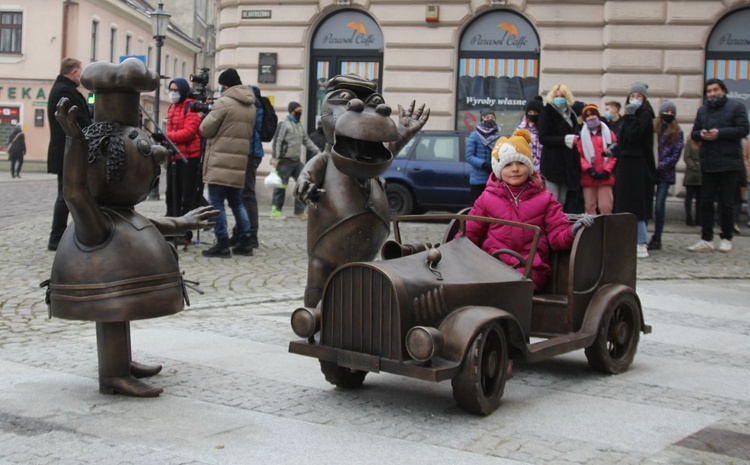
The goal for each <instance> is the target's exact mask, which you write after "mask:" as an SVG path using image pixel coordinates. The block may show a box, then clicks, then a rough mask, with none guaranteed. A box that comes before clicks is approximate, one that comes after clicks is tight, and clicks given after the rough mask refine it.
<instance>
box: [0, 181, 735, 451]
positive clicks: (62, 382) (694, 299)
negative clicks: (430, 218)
mask: <svg viewBox="0 0 750 465" xmlns="http://www.w3.org/2000/svg"><path fill="white" fill-rule="evenodd" d="M7 178H8V174H7V173H1V174H0V205H2V209H1V210H0V254H1V255H0V256H2V257H3V259H2V262H0V276H2V277H3V279H2V282H1V284H0V289H2V291H0V463H3V464H5V463H8V464H19V463H24V464H25V463H39V464H52V463H55V464H57V463H105V462H107V463H138V464H140V463H143V464H145V463H165V464H204V463H206V464H207V463H217V464H218V463H271V462H273V463H299V462H300V461H301V460H305V461H307V462H309V463H352V462H353V463H383V462H387V461H389V460H393V461H398V462H399V463H428V462H429V463H471V464H475V463H496V464H497V463H499V464H527V463H528V464H532V463H533V464H543V463H556V464H604V463H607V464H609V463H612V464H638V463H646V464H690V465H693V464H715V463H736V464H747V463H750V450H748V446H747V444H750V436H749V435H750V361H748V360H749V359H748V358H747V355H746V354H747V352H748V350H750V310H748V309H747V308H748V305H747V300H748V296H750V281H749V280H748V278H750V268H749V267H748V261H749V260H750V230H749V229H748V228H745V227H743V231H742V233H743V235H741V236H738V237H736V238H735V240H734V250H733V252H732V253H731V254H719V253H715V254H690V253H688V252H687V251H685V247H686V246H687V245H690V244H691V243H692V242H694V241H695V240H697V238H698V230H697V228H688V227H686V226H684V225H681V224H679V223H678V222H676V221H671V222H669V223H668V225H667V228H666V234H665V236H664V240H663V243H664V250H663V251H661V252H655V253H653V254H652V256H651V257H650V258H648V259H645V260H640V261H639V263H638V278H639V281H638V292H639V296H640V298H641V300H642V302H643V306H644V315H645V319H646V322H647V323H648V324H651V325H652V326H653V327H654V332H653V334H650V335H644V336H642V338H641V343H640V346H639V352H638V354H637V356H636V360H635V363H634V365H633V367H632V369H631V370H630V371H628V372H627V373H625V374H622V375H619V376H602V375H600V374H597V373H595V372H594V371H592V370H591V369H590V368H589V367H588V365H587V364H586V361H585V357H584V355H583V351H579V352H577V353H572V354H568V355H564V356H561V357H558V358H556V359H554V360H552V361H548V362H543V363H540V364H535V365H526V364H519V365H518V366H516V369H515V374H514V378H513V379H512V380H510V381H509V382H508V385H507V386H506V390H505V396H504V397H503V403H502V406H501V408H500V409H499V410H498V411H497V412H495V413H494V414H493V415H491V416H489V417H487V418H477V417H473V416H470V415H467V414H465V413H463V412H462V411H460V410H458V409H457V408H456V407H455V404H454V401H453V398H452V394H451V387H450V383H440V384H434V383H427V382H421V381H416V380H412V379H407V378H403V377H398V376H393V375H388V374H380V375H370V376H368V378H367V380H366V381H365V387H364V388H363V389H361V390H356V391H341V390H338V389H333V388H332V386H330V385H328V384H327V383H326V382H325V381H324V379H323V376H322V374H321V373H320V371H319V369H318V365H317V362H316V361H315V360H314V359H309V358H306V357H299V356H296V355H290V354H288V353H287V346H288V343H289V341H290V340H293V339H294V338H295V337H294V335H293V334H292V333H291V330H290V328H289V315H290V313H291V311H292V310H293V309H294V308H296V307H297V306H299V305H300V304H301V301H302V294H303V289H304V284H305V279H306V254H305V239H304V238H305V222H304V221H302V220H298V219H292V218H288V219H286V220H271V219H269V218H268V217H267V216H262V217H261V220H260V228H261V237H260V240H261V247H260V249H258V250H257V251H256V253H255V255H254V256H253V257H233V258H231V259H217V258H214V259H209V258H206V257H203V256H201V254H200V252H201V250H203V249H205V248H206V247H207V245H210V243H211V241H212V240H213V235H212V233H211V232H201V234H200V239H201V243H200V244H193V245H191V246H190V247H189V248H188V250H187V251H180V261H181V266H182V269H183V270H184V271H185V274H186V276H187V277H188V279H194V280H196V281H200V288H201V289H202V290H203V291H205V294H204V295H198V294H195V293H193V294H191V296H190V298H191V304H192V305H191V306H190V307H188V308H187V309H186V310H185V311H184V312H182V313H180V314H178V315H174V316H171V317H166V318H159V319H154V320H146V321H139V322H134V323H133V324H132V326H133V348H134V357H135V358H136V359H138V360H139V361H142V362H146V363H162V364H163V365H164V366H165V370H164V372H163V373H162V374H160V375H159V376H157V377H156V378H154V381H153V382H154V384H157V385H159V386H162V387H164V390H165V394H163V395H162V396H161V397H159V398H158V399H148V400H143V399H141V400H136V399H129V398H123V397H117V396H111V397H110V396H103V395H100V394H98V392H97V390H96V378H97V375H96V349H95V347H96V341H95V334H94V325H93V324H91V323H84V322H75V321H64V320H60V319H52V320H48V319H47V307H46V305H45V303H44V292H43V290H42V289H40V288H39V283H40V282H41V281H43V280H44V279H47V278H48V276H49V270H50V267H51V263H52V259H53V257H54V254H53V253H51V252H47V251H46V249H45V245H46V240H47V235H48V231H49V225H50V224H49V223H50V213H51V206H52V202H53V199H54V196H55V181H54V178H53V177H51V176H49V175H41V174H39V175H34V174H33V173H30V174H28V175H26V176H24V178H23V179H22V180H10V179H7ZM287 208H291V204H287ZM138 210H139V211H141V212H142V213H143V214H145V215H146V216H159V215H162V214H163V213H164V205H163V202H144V203H143V204H141V205H139V206H138ZM262 210H263V211H264V210H265V208H262ZM669 213H670V216H672V217H673V218H681V214H680V206H679V204H678V203H673V204H670V210H669ZM230 217H231V215H230ZM443 229H444V226H443V225H429V224H422V223H420V224H415V225H409V227H408V228H407V231H406V235H407V237H414V238H415V239H417V240H425V239H426V240H430V241H432V242H435V241H437V240H439V238H440V235H441V233H442V231H443ZM715 431H718V432H719V433H718V435H715V436H711V434H714V432H715ZM709 437H710V438H712V440H711V441H708V440H707V439H706V438H709ZM716 438H718V439H716ZM707 442H711V443H710V444H707ZM709 451H713V452H709Z"/></svg>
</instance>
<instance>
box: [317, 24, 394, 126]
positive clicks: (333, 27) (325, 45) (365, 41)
mask: <svg viewBox="0 0 750 465" xmlns="http://www.w3.org/2000/svg"><path fill="white" fill-rule="evenodd" d="M384 46H385V45H384V41H383V33H382V31H381V30H380V26H378V24H377V23H376V22H375V20H373V19H372V18H371V17H370V16H369V15H367V14H366V13H364V12H361V11H358V10H341V11H338V12H336V13H335V14H333V15H331V16H329V17H328V18H326V19H325V20H324V21H323V22H322V23H321V24H320V25H319V26H318V28H317V29H316V31H315V34H314V35H313V39H312V54H311V63H310V64H311V66H310V69H312V70H314V72H312V73H310V87H309V95H308V102H309V108H310V110H312V111H307V112H305V114H306V115H307V118H308V120H307V130H308V132H311V131H314V130H315V127H316V124H317V122H318V120H319V119H320V107H321V104H322V102H323V98H324V97H325V94H326V92H325V87H326V83H327V82H328V80H329V79H331V78H332V77H334V76H336V75H338V74H356V75H358V76H360V77H362V78H365V79H369V80H371V81H374V82H375V83H376V85H377V88H378V90H380V89H381V88H382V81H383V49H384Z"/></svg>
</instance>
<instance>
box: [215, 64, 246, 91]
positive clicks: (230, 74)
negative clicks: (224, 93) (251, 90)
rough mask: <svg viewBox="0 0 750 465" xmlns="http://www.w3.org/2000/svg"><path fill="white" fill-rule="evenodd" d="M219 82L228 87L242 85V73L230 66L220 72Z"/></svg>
mask: <svg viewBox="0 0 750 465" xmlns="http://www.w3.org/2000/svg"><path fill="white" fill-rule="evenodd" d="M219 84H221V85H222V86H227V87H233V86H241V85H242V80H241V79H240V75H239V74H238V73H237V70H236V69H234V68H229V69H225V70H224V71H222V73H221V74H219Z"/></svg>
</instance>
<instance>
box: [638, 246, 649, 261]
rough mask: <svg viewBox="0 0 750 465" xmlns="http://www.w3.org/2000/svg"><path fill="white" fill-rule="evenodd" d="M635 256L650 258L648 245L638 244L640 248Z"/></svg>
mask: <svg viewBox="0 0 750 465" xmlns="http://www.w3.org/2000/svg"><path fill="white" fill-rule="evenodd" d="M635 256H636V257H638V258H648V245H646V244H638V249H637V253H636V254H635Z"/></svg>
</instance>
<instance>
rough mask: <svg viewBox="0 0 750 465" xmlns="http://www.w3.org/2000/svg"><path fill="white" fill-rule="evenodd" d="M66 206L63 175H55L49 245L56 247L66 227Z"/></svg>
mask: <svg viewBox="0 0 750 465" xmlns="http://www.w3.org/2000/svg"><path fill="white" fill-rule="evenodd" d="M68 213H70V212H69V211H68V204H66V203H65V198H64V197H63V175H62V173H57V198H56V199H55V207H54V209H53V210H52V230H51V231H50V233H49V245H50V246H53V247H57V244H58V243H59V242H60V238H61V237H62V235H63V233H64V232H65V228H67V227H68Z"/></svg>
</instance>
